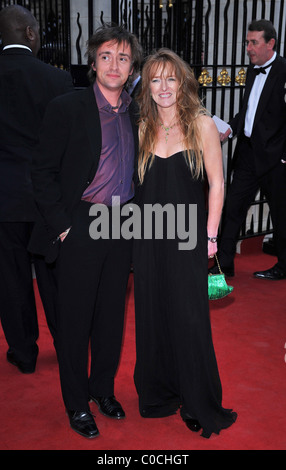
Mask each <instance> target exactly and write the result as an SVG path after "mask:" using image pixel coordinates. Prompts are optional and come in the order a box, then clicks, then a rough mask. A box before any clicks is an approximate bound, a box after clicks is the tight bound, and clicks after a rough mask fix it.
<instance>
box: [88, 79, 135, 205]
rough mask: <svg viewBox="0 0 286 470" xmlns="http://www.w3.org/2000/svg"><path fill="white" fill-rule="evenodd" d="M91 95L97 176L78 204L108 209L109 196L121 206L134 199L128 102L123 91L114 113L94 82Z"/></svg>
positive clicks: (129, 101) (132, 146) (131, 137)
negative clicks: (97, 133) (97, 130)
mask: <svg viewBox="0 0 286 470" xmlns="http://www.w3.org/2000/svg"><path fill="white" fill-rule="evenodd" d="M94 93H95V98H96V102H97V106H98V109H99V116H100V123H101V133H102V148H101V155H100V159H99V164H98V169H97V172H96V174H95V177H94V179H93V181H92V182H91V184H90V185H89V186H88V188H87V189H86V190H85V192H84V193H83V195H82V200H84V201H88V202H92V203H98V204H105V205H107V206H111V205H112V196H119V197H120V204H124V203H125V202H127V201H129V200H130V199H132V197H133V196H134V187H133V181H132V177H133V172H134V137H133V131H132V126H131V122H130V117H129V113H128V106H129V105H130V103H131V101H132V99H131V98H130V96H129V94H128V93H127V92H126V91H125V90H123V91H122V94H121V100H122V104H121V106H120V108H119V109H118V112H117V113H116V112H115V111H113V110H112V107H111V105H110V103H109V102H108V101H107V100H106V98H105V97H104V96H103V94H102V93H101V91H100V89H99V87H98V85H97V83H96V82H95V83H94Z"/></svg>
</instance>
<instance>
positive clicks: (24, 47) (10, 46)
mask: <svg viewBox="0 0 286 470" xmlns="http://www.w3.org/2000/svg"><path fill="white" fill-rule="evenodd" d="M15 47H17V48H18V49H28V51H30V52H32V49H30V48H29V47H28V46H24V44H9V45H8V46H5V47H3V51H5V50H6V49H12V48H15Z"/></svg>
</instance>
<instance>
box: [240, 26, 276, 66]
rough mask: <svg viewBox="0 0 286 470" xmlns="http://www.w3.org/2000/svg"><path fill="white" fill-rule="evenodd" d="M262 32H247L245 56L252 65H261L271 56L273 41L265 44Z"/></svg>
mask: <svg viewBox="0 0 286 470" xmlns="http://www.w3.org/2000/svg"><path fill="white" fill-rule="evenodd" d="M263 35H264V32H263V31H248V34H247V39H246V45H247V54H248V57H249V58H250V62H251V63H252V64H253V65H263V64H265V62H267V61H268V60H269V59H271V57H272V55H273V47H274V44H275V40H274V39H270V41H269V42H265V39H264V37H263Z"/></svg>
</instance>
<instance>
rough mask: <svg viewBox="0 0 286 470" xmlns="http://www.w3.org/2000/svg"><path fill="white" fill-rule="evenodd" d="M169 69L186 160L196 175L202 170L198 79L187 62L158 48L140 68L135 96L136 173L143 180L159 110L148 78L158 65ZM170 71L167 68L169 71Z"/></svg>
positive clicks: (151, 77)
mask: <svg viewBox="0 0 286 470" xmlns="http://www.w3.org/2000/svg"><path fill="white" fill-rule="evenodd" d="M166 68H167V69H168V73H170V72H171V73H173V74H174V75H175V76H176V78H177V80H178V81H179V87H178V91H177V114H178V119H179V125H180V128H181V131H182V133H183V136H184V140H183V145H184V149H185V150H184V152H185V157H186V159H187V162H188V164H189V166H190V168H191V170H192V172H193V174H194V176H195V177H196V178H198V177H199V176H200V175H201V174H202V173H203V156H202V143H201V139H200V132H199V128H198V121H197V118H198V117H199V116H201V115H202V114H207V111H206V110H205V108H204V107H203V106H202V104H201V101H200V98H199V96H198V82H197V80H196V78H195V76H194V73H193V71H192V69H191V68H190V66H189V65H188V64H187V63H186V62H185V61H184V60H182V59H181V58H180V57H179V56H178V55H177V54H176V53H175V52H173V51H171V50H169V49H159V50H158V51H157V52H155V53H154V54H152V55H151V56H149V57H148V58H147V60H146V62H145V65H144V67H143V70H142V88H141V92H140V95H139V96H138V103H139V106H140V121H139V144H140V150H139V158H138V176H139V181H140V183H142V182H143V179H144V176H145V172H146V169H147V167H148V165H149V164H150V165H151V164H152V162H153V160H154V149H155V143H156V136H157V129H158V110H157V105H156V103H155V101H154V100H153V99H152V96H151V93H150V82H151V80H152V79H153V78H154V76H156V73H157V71H158V70H159V69H160V71H161V73H162V74H164V71H165V70H166ZM169 71H170V72H169Z"/></svg>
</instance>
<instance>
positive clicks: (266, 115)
mask: <svg viewBox="0 0 286 470" xmlns="http://www.w3.org/2000/svg"><path fill="white" fill-rule="evenodd" d="M258 23H260V22H258ZM255 24H256V23H255ZM263 25H264V23H263ZM263 25H262V26H263ZM266 26H267V25H266ZM252 31H253V30H252ZM260 31H261V30H260V29H259V32H260ZM251 53H252V50H251V47H250V46H249V54H250V57H251ZM253 60H254V59H253ZM268 63H269V68H268V69H266V70H265V72H266V74H264V76H265V78H266V81H265V83H264V85H263V88H262V91H261V94H260V96H259V100H258V105H257V109H256V112H255V116H254V121H253V126H252V131H251V133H250V135H245V129H246V127H247V126H245V119H246V113H247V110H248V108H249V107H251V105H252V102H253V101H251V100H249V98H250V95H251V91H252V89H253V85H254V82H255V80H256V77H258V75H257V73H256V69H257V67H255V66H254V65H255V64H251V65H250V66H249V68H248V72H247V80H246V85H245V94H244V99H243V105H242V108H241V110H240V112H239V113H238V114H237V115H236V116H235V117H234V118H233V119H232V120H231V121H230V123H229V124H230V126H231V128H232V130H233V135H237V145H236V149H235V153H234V157H233V169H234V172H233V180H232V183H231V185H230V188H229V191H228V193H227V197H226V202H225V207H224V212H223V221H222V234H221V239H220V244H219V260H220V264H221V266H222V267H223V269H224V271H225V273H226V274H227V273H230V274H233V263H234V256H235V251H236V242H237V239H238V235H239V230H240V228H241V226H242V224H243V222H244V220H245V217H246V214H247V211H248V209H249V207H250V204H251V202H252V201H253V200H254V198H255V195H256V193H257V191H258V190H259V189H261V190H262V192H263V193H264V195H266V197H267V201H268V203H269V207H270V213H271V218H272V222H273V228H274V238H275V242H276V250H277V254H278V263H277V264H276V265H275V266H274V267H273V268H271V269H270V270H267V271H261V272H256V273H254V275H255V276H256V277H260V278H265V279H282V278H284V277H286V164H285V160H286V88H285V87H286V60H285V59H284V58H282V57H280V56H279V55H278V54H277V55H276V57H275V55H274V54H273V56H272V58H271V59H269V61H268ZM213 269H216V267H214V268H211V272H214V271H213Z"/></svg>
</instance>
